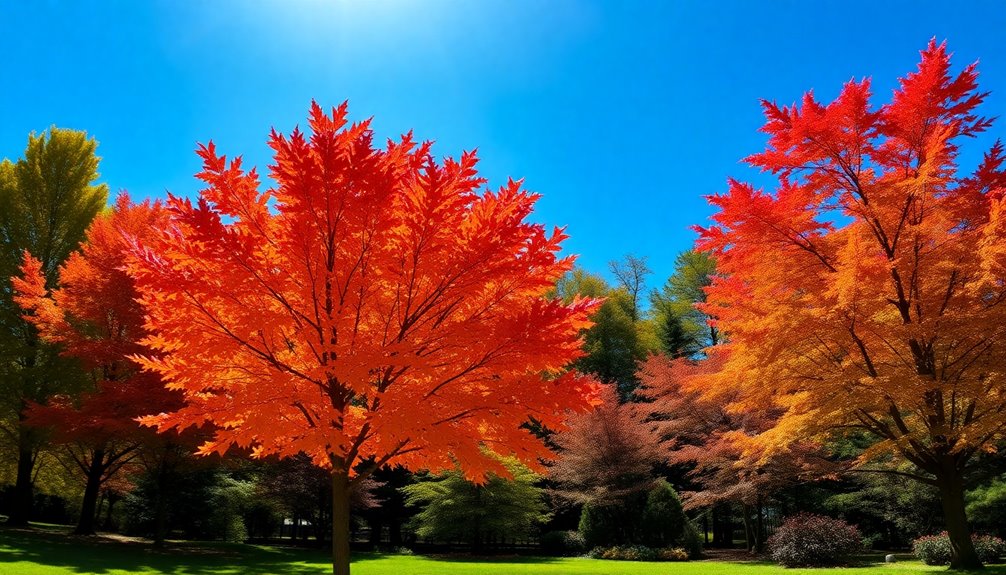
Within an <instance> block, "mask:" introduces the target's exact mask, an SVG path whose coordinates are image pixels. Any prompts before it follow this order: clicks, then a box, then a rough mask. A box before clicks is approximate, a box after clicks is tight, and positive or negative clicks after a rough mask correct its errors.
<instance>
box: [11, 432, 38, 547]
mask: <svg viewBox="0 0 1006 575" xmlns="http://www.w3.org/2000/svg"><path fill="white" fill-rule="evenodd" d="M27 435H28V433H27V430H25V429H24V428H23V427H22V430H21V442H20V443H21V445H20V446H19V448H18V452H17V481H16V482H15V483H14V502H13V508H12V509H11V514H10V517H8V518H7V525H11V526H14V527H27V526H28V520H29V519H31V513H32V503H33V498H34V493H33V490H32V472H33V471H34V470H35V450H34V449H32V448H31V445H30V444H29V442H28V437H27Z"/></svg>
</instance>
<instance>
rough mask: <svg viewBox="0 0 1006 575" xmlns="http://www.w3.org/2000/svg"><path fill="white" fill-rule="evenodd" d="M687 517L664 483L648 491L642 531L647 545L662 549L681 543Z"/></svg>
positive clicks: (675, 494) (670, 489)
mask: <svg viewBox="0 0 1006 575" xmlns="http://www.w3.org/2000/svg"><path fill="white" fill-rule="evenodd" d="M687 524H688V517H687V516H685V510H684V507H682V506H681V500H680V499H678V494H677V493H675V492H674V489H673V488H672V487H671V485H670V484H669V483H667V482H666V481H660V482H659V483H657V485H656V487H654V488H653V489H651V490H650V492H649V494H648V495H647V497H646V507H645V508H643V521H642V530H643V533H642V535H643V538H644V540H645V542H646V544H647V545H650V546H652V547H664V546H667V545H672V544H676V543H678V542H680V541H681V538H682V536H683V535H684V532H685V525H687Z"/></svg>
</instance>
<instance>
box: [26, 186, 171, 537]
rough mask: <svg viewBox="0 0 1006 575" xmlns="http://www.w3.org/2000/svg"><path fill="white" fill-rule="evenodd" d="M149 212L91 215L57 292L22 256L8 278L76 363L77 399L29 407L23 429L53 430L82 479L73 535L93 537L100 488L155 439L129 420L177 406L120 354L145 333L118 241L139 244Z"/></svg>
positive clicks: (120, 208)
mask: <svg viewBox="0 0 1006 575" xmlns="http://www.w3.org/2000/svg"><path fill="white" fill-rule="evenodd" d="M165 217H166V214H165V213H164V211H163V210H162V209H161V207H160V205H158V204H151V203H149V202H145V203H143V204H139V205H134V204H132V203H131V202H130V201H129V199H128V197H127V196H126V195H124V194H123V195H120V196H119V198H118V200H117V202H116V204H115V207H114V209H112V210H111V211H109V212H107V213H105V214H102V215H99V216H98V217H97V218H96V219H95V220H94V221H93V222H92V223H91V225H90V227H89V228H88V230H87V233H86V236H85V239H86V242H85V243H84V244H83V246H82V247H81V249H80V251H78V252H74V253H73V254H71V255H70V257H69V258H68V259H67V260H66V262H65V263H64V264H63V265H62V267H61V268H60V270H59V287H58V288H56V289H55V290H53V291H52V293H49V292H48V290H47V289H46V286H45V276H44V274H43V273H42V264H41V262H39V260H37V259H35V258H34V257H32V256H31V254H27V253H26V254H25V257H24V262H23V264H22V267H21V272H22V277H20V278H13V284H14V289H15V290H16V292H17V295H16V296H15V301H16V302H17V303H18V304H19V305H20V306H21V307H22V308H23V309H24V310H25V318H26V319H27V320H28V321H30V322H32V323H33V324H34V325H35V326H36V328H38V331H39V335H40V336H41V337H42V338H43V339H46V340H49V341H52V342H57V343H60V344H62V345H63V350H62V353H63V354H64V355H68V356H72V357H75V358H78V359H79V360H80V362H81V364H82V365H83V367H84V368H85V371H86V373H87V374H88V375H89V376H90V379H91V384H92V385H91V387H90V388H89V389H87V390H85V391H84V392H83V393H82V394H80V395H79V396H65V395H64V396H56V397H54V398H52V399H51V400H50V401H49V402H48V403H47V404H46V405H40V404H35V405H33V406H32V407H31V408H30V411H29V417H28V420H27V421H28V423H29V424H30V425H33V426H37V427H49V428H52V429H53V432H54V436H53V437H54V440H55V441H56V442H57V443H60V444H62V445H63V446H64V448H65V451H66V454H67V455H68V456H69V457H70V458H71V459H72V461H73V462H74V463H75V464H76V465H77V466H78V467H79V468H80V471H81V472H82V473H83V475H84V479H85V488H84V498H83V503H82V506H81V512H80V519H79V521H78V523H77V528H76V533H78V534H84V535H89V534H92V533H94V527H95V511H96V509H95V508H96V505H97V502H98V496H99V493H100V491H101V489H102V486H104V485H106V484H107V483H108V482H109V481H110V480H112V479H113V478H114V477H115V475H116V473H118V472H119V471H120V470H121V469H122V467H123V466H124V465H126V464H127V463H129V462H130V461H132V460H133V458H134V457H136V455H137V454H138V450H139V449H140V448H141V446H142V445H143V443H144V441H157V437H156V434H154V433H152V432H151V431H150V430H149V429H145V428H143V427H141V426H140V425H139V424H138V423H137V421H136V419H137V418H138V417H140V416H143V415H147V414H149V413H151V411H160V410H162V409H172V408H174V407H176V406H178V405H179V400H180V397H179V395H178V394H177V393H174V392H171V391H169V390H167V389H165V388H164V385H163V382H162V381H161V380H160V378H159V377H158V376H157V374H155V373H150V372H145V371H143V370H141V369H140V366H139V365H137V363H136V362H135V361H133V360H132V359H130V356H132V355H134V354H137V353H141V352H145V351H146V350H145V348H144V347H143V346H142V345H141V344H140V343H139V342H140V340H141V339H143V338H144V337H146V336H147V335H148V334H147V332H146V330H145V328H144V327H143V323H144V320H143V310H142V308H141V307H140V304H139V302H137V301H136V296H137V294H136V291H135V289H134V287H133V280H132V278H130V277H129V276H128V275H127V274H126V272H125V271H124V270H123V267H124V265H125V263H126V257H127V254H128V249H127V244H128V241H129V240H127V239H126V238H127V237H128V238H143V237H146V236H150V235H151V234H152V233H153V231H154V230H155V229H157V228H159V227H161V226H162V225H163V224H164V222H165Z"/></svg>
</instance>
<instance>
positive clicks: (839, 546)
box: [768, 513, 863, 567]
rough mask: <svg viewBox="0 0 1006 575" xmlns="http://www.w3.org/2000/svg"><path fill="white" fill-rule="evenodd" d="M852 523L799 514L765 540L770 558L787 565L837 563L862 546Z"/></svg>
mask: <svg viewBox="0 0 1006 575" xmlns="http://www.w3.org/2000/svg"><path fill="white" fill-rule="evenodd" d="M862 540H863V538H862V536H861V535H860V534H859V530H858V529H856V527H855V526H853V525H849V524H848V523H846V522H844V521H840V520H838V519H831V518H829V517H822V516H820V515H812V514H810V513H800V514H798V515H794V516H793V517H790V518H789V519H787V520H786V521H785V522H784V523H783V524H782V526H780V527H779V529H778V530H776V532H775V534H774V535H772V537H770V538H769V540H768V548H769V552H770V554H771V555H772V560H773V561H775V562H777V563H779V564H781V565H784V566H786V567H816V566H821V565H839V564H842V563H844V562H845V559H846V558H847V557H848V556H849V555H850V554H852V553H854V552H856V551H859V550H861V549H862V546H863V544H862Z"/></svg>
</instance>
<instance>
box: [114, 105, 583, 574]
mask: <svg viewBox="0 0 1006 575" xmlns="http://www.w3.org/2000/svg"><path fill="white" fill-rule="evenodd" d="M346 110H347V109H346V105H345V104H343V105H342V106H340V107H339V108H337V109H333V110H332V113H331V115H326V114H325V112H324V111H323V110H322V109H321V107H320V106H318V105H317V104H313V105H312V108H311V113H310V120H309V124H310V130H311V132H310V134H304V133H302V132H300V131H299V130H295V131H294V132H293V133H292V134H291V135H290V136H289V137H287V136H283V135H280V134H278V133H276V132H273V134H272V136H271V138H270V140H269V145H270V146H271V147H272V149H273V150H274V151H275V156H274V159H275V163H274V165H273V166H271V176H272V178H273V179H274V180H275V182H276V186H275V187H274V188H272V189H269V190H267V191H264V192H263V191H260V190H259V180H258V176H257V174H256V172H255V171H254V170H252V171H250V172H245V171H243V170H242V168H241V160H240V158H238V159H235V160H233V161H231V162H227V160H226V158H225V157H221V156H218V155H217V153H216V150H215V148H214V146H213V144H212V143H211V144H209V145H207V146H205V147H200V149H199V155H200V156H201V157H202V158H203V161H204V169H203V171H202V172H201V173H200V174H199V176H198V177H199V178H200V179H202V180H203V181H204V182H206V184H207V187H206V188H205V189H204V190H202V192H201V193H200V196H199V199H198V200H197V201H196V202H195V203H194V204H193V203H192V202H190V201H188V200H185V199H181V198H177V197H170V198H169V199H168V201H167V210H168V212H169V214H170V216H169V222H168V224H167V225H166V226H165V228H164V230H165V231H164V233H162V234H160V235H158V236H157V237H156V238H155V239H154V240H152V241H150V242H147V243H146V244H145V245H143V246H142V247H139V246H138V247H137V248H136V250H135V257H134V259H133V261H132V263H131V264H130V267H129V271H130V274H131V275H132V276H133V278H135V281H136V283H137V286H138V288H139V291H140V293H141V294H142V296H141V299H142V303H143V305H144V307H145V309H146V312H147V323H146V326H147V328H148V329H149V330H150V331H151V335H150V336H149V337H148V338H147V339H146V340H145V343H146V344H147V345H148V346H150V347H151V348H152V349H153V350H155V351H156V352H157V355H156V356H154V355H151V356H144V357H141V358H139V361H140V362H141V363H142V364H143V365H144V366H145V367H146V368H147V369H149V370H151V371H153V372H155V373H157V374H159V375H160V376H162V377H163V378H164V379H165V380H166V381H167V382H168V385H169V387H171V388H172V389H177V390H181V391H182V392H183V393H184V395H185V400H186V404H185V406H184V407H182V408H181V409H179V410H176V411H173V412H171V413H163V414H159V415H156V416H152V417H149V418H147V419H146V423H148V424H150V425H156V426H158V428H159V429H162V430H165V429H172V428H185V427H187V426H190V425H197V424H201V423H204V422H212V423H214V424H216V426H217V431H216V433H215V436H214V439H213V440H212V441H210V442H207V443H206V444H204V445H203V446H202V447H201V452H202V453H212V452H224V451H226V450H227V449H228V448H229V447H231V446H239V447H243V448H250V449H251V450H252V453H253V455H254V456H257V457H262V456H266V455H271V454H276V455H279V456H287V457H288V456H293V455H296V454H298V453H305V454H307V455H308V456H310V457H311V458H312V460H313V461H314V462H315V464H317V465H319V466H323V467H326V468H328V469H330V470H331V473H332V482H333V489H332V493H333V509H334V511H333V538H332V539H333V570H334V572H336V573H340V574H343V573H348V572H349V510H348V505H349V491H350V489H352V488H353V487H354V486H355V485H357V484H358V483H359V482H361V481H362V480H363V479H364V478H366V477H367V476H368V475H369V474H370V473H372V472H373V470H375V469H377V468H379V467H382V466H385V465H389V464H393V463H394V464H398V465H402V466H405V467H408V468H411V469H418V468H428V469H432V470H444V469H451V468H454V466H455V465H460V466H461V467H462V468H463V469H464V470H465V472H466V474H467V475H468V477H470V478H481V477H483V476H484V474H485V473H486V472H487V471H493V472H495V473H498V474H504V475H505V474H506V470H505V469H503V468H502V467H501V466H500V465H499V463H498V459H496V458H495V457H493V456H492V455H491V454H492V453H497V454H500V455H504V456H510V455H515V456H517V457H518V458H520V459H521V460H523V461H524V462H525V463H528V464H529V465H531V466H534V467H536V468H540V464H539V461H538V460H539V458H543V457H547V456H548V454H549V452H548V450H547V449H546V448H545V447H544V446H543V445H542V444H541V443H540V442H539V441H538V440H537V439H536V438H535V437H533V436H532V435H531V434H530V433H528V432H527V431H526V430H525V429H523V428H522V427H521V426H522V424H523V423H525V422H526V421H527V420H528V419H529V418H534V419H535V420H537V421H538V422H540V423H542V424H544V425H546V426H548V427H550V428H561V427H562V425H563V420H564V418H565V415H566V413H567V412H568V411H569V410H584V409H587V408H588V407H589V406H590V405H591V403H592V402H593V401H594V399H593V398H594V384H593V383H592V380H590V379H589V378H586V377H584V376H581V375H578V374H576V373H575V372H568V371H567V372H563V371H562V369H563V367H564V366H565V365H566V364H568V363H569V362H570V361H571V360H573V359H575V358H577V357H578V356H579V355H580V353H581V352H580V341H579V335H578V334H579V333H580V330H582V329H583V328H584V327H587V326H589V321H588V319H587V317H588V315H589V314H590V312H591V311H592V310H593V309H594V308H595V307H596V304H597V302H596V301H593V300H584V299H578V300H576V301H574V302H572V303H570V304H568V305H567V304H564V303H562V302H561V301H556V300H548V299H546V298H545V297H543V296H544V294H545V293H546V292H547V291H548V290H549V289H550V288H551V287H552V286H553V284H554V283H555V281H556V280H557V279H558V278H559V277H560V276H561V275H562V274H563V273H564V272H566V271H568V270H569V269H570V267H571V265H572V259H571V258H560V257H558V256H557V253H558V251H559V249H560V244H561V242H562V240H563V238H564V237H565V236H564V234H563V233H562V232H561V230H559V229H556V230H555V231H553V232H552V233H547V232H546V231H545V229H544V228H543V226H541V225H537V224H532V223H529V222H527V221H525V220H526V218H527V216H528V215H529V214H530V213H531V210H532V208H533V206H534V203H535V201H536V199H537V196H536V195H535V194H532V193H529V192H527V191H525V190H523V189H522V187H521V184H520V182H515V181H510V182H508V183H507V184H506V185H505V186H503V187H501V188H500V189H499V190H498V191H495V192H494V191H490V190H483V191H479V187H480V186H481V185H482V184H483V183H484V181H483V180H482V179H481V178H479V177H478V175H477V172H476V169H475V165H476V157H475V154H474V153H464V154H462V155H461V157H460V159H457V160H454V159H446V160H444V161H443V162H442V163H440V162H437V161H436V160H435V159H434V158H433V156H432V155H431V153H430V144H429V143H425V144H420V145H417V144H416V143H414V142H413V140H412V137H411V134H410V135H406V136H404V137H402V138H401V139H400V140H398V141H388V142H387V145H386V146H385V147H384V148H383V149H381V148H377V147H375V146H374V144H373V134H372V131H371V129H370V122H369V121H365V122H361V123H355V124H351V125H350V124H348V123H347V120H346Z"/></svg>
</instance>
